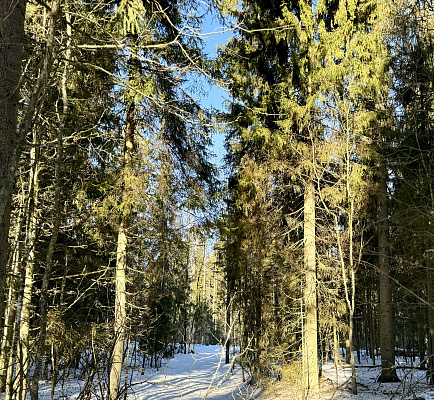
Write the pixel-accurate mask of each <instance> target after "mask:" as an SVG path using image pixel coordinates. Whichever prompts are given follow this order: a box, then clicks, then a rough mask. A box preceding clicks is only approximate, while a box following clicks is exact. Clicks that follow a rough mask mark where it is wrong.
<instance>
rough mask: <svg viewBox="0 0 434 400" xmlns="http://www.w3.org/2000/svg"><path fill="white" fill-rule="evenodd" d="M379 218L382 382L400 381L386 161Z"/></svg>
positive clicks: (383, 169)
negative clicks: (393, 307) (397, 358)
mask: <svg viewBox="0 0 434 400" xmlns="http://www.w3.org/2000/svg"><path fill="white" fill-rule="evenodd" d="M377 218H378V270H379V297H380V307H379V309H380V315H379V317H380V320H379V325H380V348H381V375H380V378H379V380H380V381H381V382H398V381H399V378H398V376H397V374H396V369H395V351H394V338H393V310H392V296H391V290H390V265H389V221H388V208H387V170H386V165H385V163H384V160H382V161H381V164H380V180H379V184H378V195H377Z"/></svg>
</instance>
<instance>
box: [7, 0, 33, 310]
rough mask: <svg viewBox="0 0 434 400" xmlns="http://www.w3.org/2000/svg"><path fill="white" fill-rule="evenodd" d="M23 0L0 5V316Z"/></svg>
mask: <svg viewBox="0 0 434 400" xmlns="http://www.w3.org/2000/svg"><path fill="white" fill-rule="evenodd" d="M26 3H27V0H4V1H3V2H2V5H1V7H0V317H2V316H3V313H4V288H5V283H6V264H7V259H8V234H9V224H10V211H11V208H10V207H11V199H12V187H13V179H14V176H15V168H16V166H15V164H14V154H15V153H18V148H19V145H20V140H19V136H18V135H17V124H18V101H19V91H18V84H19V80H20V76H21V60H22V48H23V38H24V17H25V14H26Z"/></svg>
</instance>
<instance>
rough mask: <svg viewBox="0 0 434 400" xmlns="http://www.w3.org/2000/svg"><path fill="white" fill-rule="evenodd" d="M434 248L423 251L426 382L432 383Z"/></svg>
mask: <svg viewBox="0 0 434 400" xmlns="http://www.w3.org/2000/svg"><path fill="white" fill-rule="evenodd" d="M433 261H434V250H433V249H430V250H428V251H426V253H425V265H426V287H427V300H428V373H427V378H428V383H429V384H430V385H434V308H433V307H434V285H433V271H432V268H433V266H434V263H433Z"/></svg>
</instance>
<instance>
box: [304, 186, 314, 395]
mask: <svg viewBox="0 0 434 400" xmlns="http://www.w3.org/2000/svg"><path fill="white" fill-rule="evenodd" d="M304 267H305V271H306V279H305V287H304V312H305V322H304V340H303V370H304V375H305V389H316V388H318V328H317V324H318V314H317V293H316V279H317V277H316V248H315V186H314V183H313V181H312V180H309V182H308V183H307V185H306V188H305V193H304Z"/></svg>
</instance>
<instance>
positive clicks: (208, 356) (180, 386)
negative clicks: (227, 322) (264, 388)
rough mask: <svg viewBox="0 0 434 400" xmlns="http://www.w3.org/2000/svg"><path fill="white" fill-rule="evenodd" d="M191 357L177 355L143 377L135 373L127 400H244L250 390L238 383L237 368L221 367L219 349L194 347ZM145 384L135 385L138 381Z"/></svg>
mask: <svg viewBox="0 0 434 400" xmlns="http://www.w3.org/2000/svg"><path fill="white" fill-rule="evenodd" d="M194 351H195V353H194V354H177V355H176V356H175V357H174V358H173V359H170V360H167V365H166V366H165V367H163V368H161V369H160V370H159V371H158V372H157V373H155V374H154V375H152V376H150V377H148V378H146V377H144V376H142V375H140V374H137V375H135V376H134V378H133V387H132V391H131V393H130V395H129V396H128V399H131V400H133V399H134V400H150V399H161V400H166V399H167V400H169V399H174V400H177V399H179V400H181V399H182V400H200V399H205V398H206V399H210V400H226V399H245V398H246V397H247V396H246V395H249V394H250V395H251V392H252V389H251V388H249V387H248V385H245V384H243V383H242V377H241V369H240V367H239V366H236V367H235V369H234V370H232V371H231V367H230V365H225V364H224V354H223V350H222V348H221V347H220V346H202V345H196V346H195V347H194ZM145 379H146V382H145V383H141V384H139V382H140V381H142V382H143V381H144V380H145Z"/></svg>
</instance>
